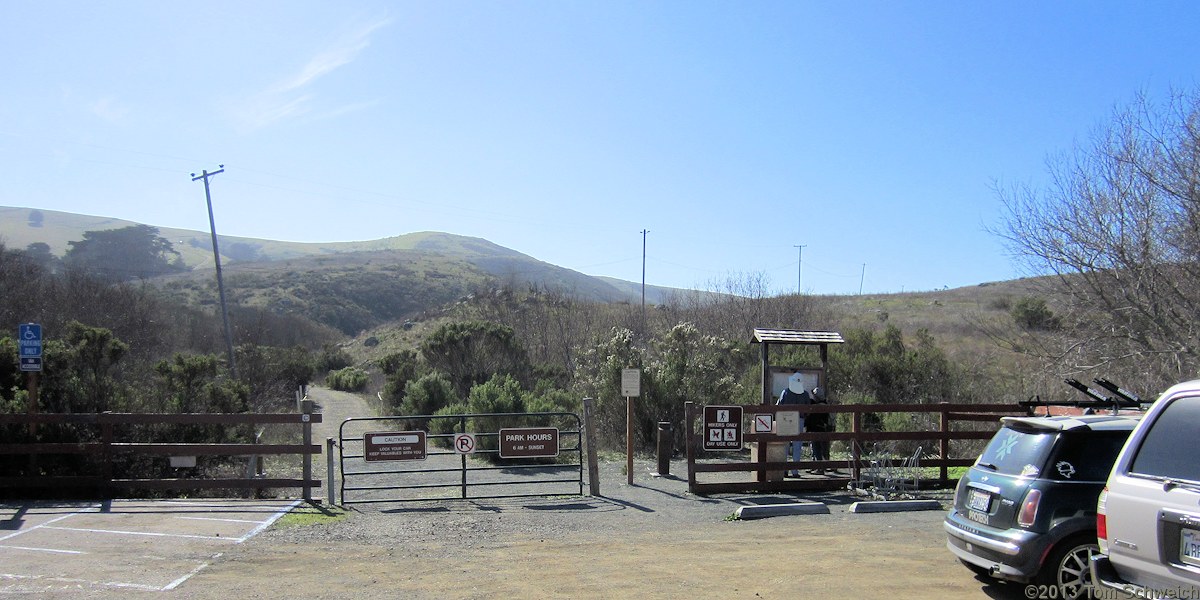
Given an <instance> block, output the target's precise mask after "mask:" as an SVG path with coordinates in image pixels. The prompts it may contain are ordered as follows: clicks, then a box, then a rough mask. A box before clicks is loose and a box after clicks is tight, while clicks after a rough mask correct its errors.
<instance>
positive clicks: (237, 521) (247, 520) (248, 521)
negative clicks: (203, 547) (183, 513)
mask: <svg viewBox="0 0 1200 600" xmlns="http://www.w3.org/2000/svg"><path fill="white" fill-rule="evenodd" d="M175 518H176V519H186V520H188V521H221V522H222V523H254V524H255V525H259V524H262V523H264V521H251V520H249V519H216V518H213V517H175Z"/></svg>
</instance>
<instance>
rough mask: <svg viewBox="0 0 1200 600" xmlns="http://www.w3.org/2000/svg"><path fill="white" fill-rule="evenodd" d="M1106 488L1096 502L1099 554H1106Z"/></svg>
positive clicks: (1106, 487) (1105, 487)
mask: <svg viewBox="0 0 1200 600" xmlns="http://www.w3.org/2000/svg"><path fill="white" fill-rule="evenodd" d="M1107 503H1108V486H1104V489H1103V490H1101V491H1100V497H1099V498H1098V499H1097V500H1096V545H1098V546H1100V553H1101V554H1108V509H1107V507H1106V506H1105V504H1107Z"/></svg>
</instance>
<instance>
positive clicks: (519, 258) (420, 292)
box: [0, 207, 1039, 364]
mask: <svg viewBox="0 0 1200 600" xmlns="http://www.w3.org/2000/svg"><path fill="white" fill-rule="evenodd" d="M131 225H136V223H132V222H128V221H122V220H119V219H110V218H104V217H95V216H86V215H76V214H69V213H61V212H55V211H46V210H33V209H28V208H11V207H0V240H2V241H3V242H4V243H5V244H6V245H7V246H8V247H10V248H24V247H26V246H28V245H29V244H31V243H35V242H44V243H46V244H48V245H49V246H50V247H51V250H52V252H54V253H56V254H59V255H61V254H62V253H64V252H65V251H66V250H67V249H68V248H69V246H68V243H69V242H71V241H74V240H79V239H82V237H83V233H84V232H85V231H93V230H102V229H112V228H120V227H128V226H131ZM159 231H160V234H161V235H162V236H163V237H165V238H166V239H168V240H170V241H171V242H172V244H173V245H174V247H175V249H176V250H177V251H179V252H180V254H181V255H182V256H183V259H184V262H185V263H186V264H187V265H189V266H191V267H192V268H193V270H192V271H190V272H187V273H183V274H179V275H173V276H170V277H167V278H163V279H162V280H160V281H157V282H156V284H157V285H159V286H160V287H162V288H163V289H165V290H167V291H168V292H169V293H171V294H172V295H175V296H177V297H180V298H182V299H184V300H185V301H187V302H188V303H190V304H193V305H200V306H206V305H207V306H212V305H215V303H216V301H217V291H216V283H215V279H214V277H213V273H212V255H211V241H210V238H209V235H208V234H207V233H206V232H200V231H189V230H182V229H172V228H160V229H159ZM220 246H221V250H222V255H223V257H224V258H223V261H222V262H223V264H224V266H225V272H226V278H225V281H226V288H227V293H228V296H229V299H230V301H231V302H232V303H234V304H235V305H238V306H243V307H261V308H264V309H267V310H269V311H270V312H272V313H276V314H298V315H303V316H306V317H308V318H310V319H312V320H314V321H317V322H320V323H324V324H327V325H331V326H333V327H335V328H337V329H339V330H340V331H342V332H344V333H346V334H347V335H350V336H355V335H360V334H361V335H362V336H364V339H365V337H369V336H375V335H378V336H380V337H381V338H391V337H397V338H404V337H407V334H408V333H412V332H410V331H409V330H407V329H404V328H403V324H404V322H405V321H407V320H417V321H421V322H428V321H429V320H431V319H434V318H436V317H437V316H439V315H442V314H445V311H446V309H447V307H448V306H451V305H453V304H455V303H456V302H458V301H459V300H461V299H463V298H466V297H468V296H469V295H471V294H476V293H491V292H492V291H493V290H496V289H499V288H504V287H508V288H511V289H514V290H517V291H528V290H552V291H555V292H564V293H567V294H569V295H570V296H571V297H574V298H576V299H579V300H585V301H594V302H601V303H629V304H637V303H640V301H641V293H642V289H641V284H640V283H634V282H628V281H621V280H616V279H609V278H602V277H591V276H587V275H584V274H582V273H578V272H576V271H572V270H569V269H564V268H561V267H557V266H555V265H551V264H548V263H545V262H542V261H539V260H537V259H534V258H532V257H529V256H526V255H524V254H521V253H519V252H516V251H514V250H511V249H508V248H504V247H501V246H498V245H496V244H493V243H491V242H489V241H487V240H483V239H479V238H472V237H465V236H457V235H451V234H446V233H436V232H420V233H410V234H406V235H401V236H396V237H390V238H385V239H380V240H372V241H361V242H335V243H319V244H318V243H298V242H282V241H273V240H260V239H251V238H240V237H231V236H221V237H220ZM1035 283H1036V282H1034V281H1032V280H1017V281H1008V282H996V283H987V284H981V285H978V286H970V287H964V288H958V289H953V290H941V291H932V292H919V293H904V294H883V295H862V296H827V297H822V298H819V301H820V302H821V304H822V305H825V306H829V307H830V309H831V310H832V311H833V312H834V313H836V314H837V315H838V316H837V327H840V328H843V329H848V328H851V327H866V328H874V327H882V326H885V325H889V324H890V325H896V326H898V327H900V328H901V330H903V331H904V332H906V333H910V334H911V333H913V332H915V331H917V330H919V329H926V330H928V331H929V332H930V333H932V334H933V336H934V337H935V339H937V341H938V343H939V345H941V346H943V347H944V349H945V350H946V351H947V353H949V354H950V355H952V356H955V357H958V358H959V359H961V360H965V361H969V362H972V363H977V364H987V363H990V362H993V361H996V360H1001V354H1002V351H1001V350H999V349H998V347H997V346H996V344H994V343H993V342H992V340H990V339H989V338H988V337H987V335H986V334H984V333H983V332H982V331H981V330H980V328H979V327H978V326H977V322H978V321H979V320H980V319H1001V320H1002V319H1005V318H1007V311H1008V310H1009V308H1010V307H1011V306H1012V305H1013V303H1014V302H1015V301H1017V300H1019V299H1020V298H1022V297H1025V296H1031V295H1033V296H1036V295H1038V294H1039V292H1038V290H1036V289H1035ZM677 291H678V290H672V289H670V288H660V287H656V286H647V288H646V300H647V302H649V303H650V304H660V303H662V302H663V300H664V299H666V298H667V297H669V295H670V294H672V293H674V292H677ZM775 325H776V324H774V323H762V324H760V326H767V327H770V326H775ZM418 328H419V325H418ZM393 333H394V335H393ZM1003 360H1005V361H1008V362H1011V361H1012V360H1013V358H1012V357H1011V356H1007V357H1004V358H1003Z"/></svg>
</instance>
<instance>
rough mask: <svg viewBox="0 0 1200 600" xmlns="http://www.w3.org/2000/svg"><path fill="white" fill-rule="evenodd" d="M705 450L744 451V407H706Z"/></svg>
mask: <svg viewBox="0 0 1200 600" xmlns="http://www.w3.org/2000/svg"><path fill="white" fill-rule="evenodd" d="M704 449H705V450H725V451H729V450H741V449H742V407H740V406H705V407H704Z"/></svg>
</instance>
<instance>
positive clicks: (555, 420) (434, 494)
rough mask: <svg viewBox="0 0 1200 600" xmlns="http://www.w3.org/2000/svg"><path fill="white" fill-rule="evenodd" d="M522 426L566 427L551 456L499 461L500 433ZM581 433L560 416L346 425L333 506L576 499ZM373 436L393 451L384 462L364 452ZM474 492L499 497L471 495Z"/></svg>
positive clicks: (382, 456) (399, 419) (570, 416)
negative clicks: (338, 501)
mask: <svg viewBox="0 0 1200 600" xmlns="http://www.w3.org/2000/svg"><path fill="white" fill-rule="evenodd" d="M522 425H524V426H527V427H530V428H535V429H539V430H540V429H551V428H552V427H549V426H550V425H565V426H566V428H561V427H553V428H552V429H555V431H556V434H557V435H556V447H555V452H554V455H553V456H545V455H537V456H530V457H512V456H508V457H505V456H504V452H503V449H504V443H505V442H504V440H502V439H501V431H502V430H509V429H514V430H520V429H521V428H522ZM372 429H375V430H380V429H382V430H383V431H374V432H373V431H370V430H372ZM581 431H582V422H581V420H580V417H579V415H577V414H575V413H567V412H539V413H487V414H462V415H418V416H389V417H354V418H350V419H346V420H345V421H343V422H342V424H341V426H340V427H339V428H338V444H337V446H338V455H339V461H340V470H341V474H342V477H341V486H340V488H341V503H342V504H356V503H381V502H412V501H422V500H439V499H451V498H455V499H489V498H514V497H531V496H532V497H540V496H559V495H583V445H582V443H581V438H582V436H581ZM417 434H420V435H417ZM373 436H386V437H388V438H396V441H397V442H398V444H399V445H397V446H391V447H389V450H390V451H391V452H392V454H391V455H390V456H389V455H387V453H386V452H379V451H378V450H377V448H376V447H374V446H372V448H375V449H374V450H372V451H373V452H375V453H376V456H375V457H374V459H372V457H371V456H368V442H369V441H370V440H368V437H372V438H373ZM465 436H469V438H467V437H465ZM402 438H403V439H402ZM468 439H469V440H471V441H470V442H469V445H470V448H465V447H456V443H461V444H464V446H465V445H468V442H467V441H466V440H468ZM564 441H566V442H568V443H566V444H564V443H563V442H564ZM396 448H399V450H396ZM472 456H474V457H477V458H471V457H472ZM478 457H482V458H483V460H480V459H479V458H478ZM567 474H569V475H570V476H566V475H567ZM477 488H478V489H488V490H499V493H489V494H474V493H472V492H473V491H476V489H477ZM531 490H535V491H531ZM447 492H449V493H447Z"/></svg>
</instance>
